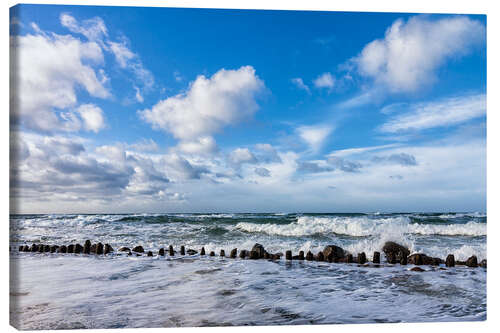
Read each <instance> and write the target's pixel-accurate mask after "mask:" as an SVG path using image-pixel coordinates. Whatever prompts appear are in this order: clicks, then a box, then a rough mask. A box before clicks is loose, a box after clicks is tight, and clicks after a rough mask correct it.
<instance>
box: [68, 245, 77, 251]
mask: <svg viewBox="0 0 500 333" xmlns="http://www.w3.org/2000/svg"><path fill="white" fill-rule="evenodd" d="M67 252H68V253H74V252H75V245H74V244H70V245H68V251H67Z"/></svg>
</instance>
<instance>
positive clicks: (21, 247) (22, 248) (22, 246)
mask: <svg viewBox="0 0 500 333" xmlns="http://www.w3.org/2000/svg"><path fill="white" fill-rule="evenodd" d="M9 251H10V246H9ZM23 251H24V245H20V246H19V252H23Z"/></svg>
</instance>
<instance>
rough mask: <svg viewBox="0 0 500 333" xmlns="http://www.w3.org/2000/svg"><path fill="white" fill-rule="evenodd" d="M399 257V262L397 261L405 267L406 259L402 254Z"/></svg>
mask: <svg viewBox="0 0 500 333" xmlns="http://www.w3.org/2000/svg"><path fill="white" fill-rule="evenodd" d="M399 256H400V257H401V260H400V261H399V263H400V264H401V265H407V264H408V257H407V256H405V255H404V254H402V253H400V254H399Z"/></svg>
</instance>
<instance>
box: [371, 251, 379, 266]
mask: <svg viewBox="0 0 500 333" xmlns="http://www.w3.org/2000/svg"><path fill="white" fill-rule="evenodd" d="M373 263H374V264H380V252H378V251H375V252H373Z"/></svg>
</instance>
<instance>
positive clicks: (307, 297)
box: [10, 212, 487, 330]
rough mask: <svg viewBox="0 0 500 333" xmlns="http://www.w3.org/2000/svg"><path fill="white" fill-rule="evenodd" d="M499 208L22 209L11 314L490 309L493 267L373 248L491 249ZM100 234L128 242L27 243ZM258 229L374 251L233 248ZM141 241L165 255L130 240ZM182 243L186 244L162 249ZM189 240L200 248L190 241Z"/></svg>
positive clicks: (182, 315) (20, 323) (278, 238)
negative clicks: (333, 258) (309, 257)
mask: <svg viewBox="0 0 500 333" xmlns="http://www.w3.org/2000/svg"><path fill="white" fill-rule="evenodd" d="M486 220H487V217H486V214H484V213H480V212H472V213H455V212H450V213H391V214H386V213H378V212H377V213H345V214H307V213H252V214H229V213H227V214H226V213H217V214H54V215H11V216H10V246H11V248H12V250H11V252H10V320H11V324H12V325H13V326H15V327H17V328H19V329H29V330H36V329H72V328H138V327H198V326H243V325H310V324H347V323H348V324H353V323H394V322H446V321H482V320H486V276H487V274H486V271H487V269H486V268H482V267H478V268H469V267H466V266H456V267H454V268H448V267H444V265H441V267H431V266H421V267H422V268H423V269H424V270H425V272H415V271H411V268H412V267H414V266H413V265H406V266H402V265H399V264H396V265H389V264H387V262H386V261H385V257H384V255H383V253H382V256H381V257H382V258H381V259H382V265H380V266H379V267H377V266H376V265H374V264H372V263H371V260H372V256H373V252H374V251H380V252H382V251H381V249H382V247H383V245H384V243H385V242H387V241H395V242H397V243H399V244H401V245H404V246H406V247H408V248H409V249H410V251H411V252H412V253H414V252H419V253H425V254H427V255H430V256H433V257H440V258H442V259H445V258H446V256H447V255H448V254H454V256H455V259H456V260H466V259H467V258H469V257H470V256H472V255H475V256H477V258H478V261H481V260H483V259H487V256H486V250H487V248H486V229H487V227H486V226H487V224H486ZM87 239H89V240H91V241H92V243H95V242H102V243H108V244H110V245H111V246H112V247H113V248H114V250H115V252H114V253H111V254H108V255H106V256H103V255H100V256H98V255H94V254H90V255H86V254H59V253H24V252H21V253H19V252H18V250H17V248H18V247H19V246H20V245H31V244H33V243H36V244H40V243H43V244H48V245H63V244H65V245H68V244H74V243H80V244H82V245H83V243H84V242H85V240H87ZM255 243H259V244H262V245H263V246H264V248H265V249H266V251H268V252H270V253H279V252H281V253H285V251H287V250H291V251H292V253H293V255H296V254H298V252H299V251H304V252H305V253H307V251H311V252H313V253H314V254H316V253H317V252H318V251H321V250H322V249H323V248H324V247H325V246H326V245H337V246H340V247H342V248H343V249H345V250H346V251H349V252H350V253H352V254H354V256H356V255H357V254H358V253H360V252H365V253H366V256H367V258H368V260H369V261H370V263H369V264H368V265H358V264H356V263H352V264H345V263H328V262H317V261H305V260H304V261H302V260H292V261H289V260H286V259H285V257H284V256H282V257H281V258H280V259H279V260H265V259H261V260H250V259H240V258H236V259H230V258H228V257H220V256H219V252H220V250H221V249H224V250H225V253H226V256H227V255H228V254H229V252H230V251H231V250H232V249H233V248H237V249H238V252H239V251H240V250H243V249H246V250H250V249H251V248H252V247H253V245H254V244H255ZM136 245H142V246H143V247H144V249H145V250H146V252H147V251H149V250H150V251H152V252H153V253H154V255H153V256H152V257H148V256H145V255H142V256H136V255H132V256H128V255H126V253H118V252H117V251H116V250H117V249H118V248H120V247H122V246H127V247H130V248H132V247H134V246H136ZM169 245H172V246H173V247H174V249H175V251H177V252H176V253H175V255H174V256H169V255H168V251H166V252H167V253H166V256H159V255H158V249H159V248H162V247H163V248H165V249H166V250H167V249H168V246H169ZM181 245H184V246H185V248H186V249H194V250H196V251H198V254H194V255H187V254H186V255H184V256H182V255H180V254H179V249H180V246H181ZM201 247H204V248H205V251H206V253H207V255H205V256H201V255H200V254H199V251H200V249H201ZM210 251H214V252H215V253H216V256H213V257H211V256H208V254H209V252H210Z"/></svg>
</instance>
